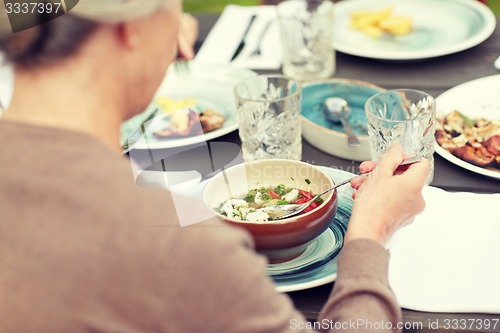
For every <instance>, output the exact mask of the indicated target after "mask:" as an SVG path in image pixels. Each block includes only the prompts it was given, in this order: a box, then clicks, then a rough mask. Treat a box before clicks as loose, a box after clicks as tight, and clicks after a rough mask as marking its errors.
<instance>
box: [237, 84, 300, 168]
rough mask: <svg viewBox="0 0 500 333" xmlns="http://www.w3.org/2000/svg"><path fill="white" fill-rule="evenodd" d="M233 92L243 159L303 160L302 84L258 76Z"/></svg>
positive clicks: (238, 85)
mask: <svg viewBox="0 0 500 333" xmlns="http://www.w3.org/2000/svg"><path fill="white" fill-rule="evenodd" d="M234 92H235V97H236V103H237V109H238V120H239V121H238V122H239V127H238V131H239V135H240V139H241V148H242V154H243V160H244V161H247V162H248V161H253V160H261V159H268V158H283V159H292V160H301V159H302V130H301V119H300V110H301V97H302V95H301V94H302V87H301V84H300V83H299V82H297V81H295V80H293V79H290V78H288V77H285V76H282V75H259V76H255V77H252V78H249V79H245V80H243V81H241V82H240V83H238V84H237V85H236V86H235V89H234Z"/></svg>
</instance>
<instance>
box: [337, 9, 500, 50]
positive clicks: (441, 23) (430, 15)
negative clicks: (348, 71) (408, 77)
mask: <svg viewBox="0 0 500 333" xmlns="http://www.w3.org/2000/svg"><path fill="white" fill-rule="evenodd" d="M494 1H498V0H494ZM389 6H394V15H405V16H410V17H412V19H413V27H414V30H413V31H412V32H411V33H409V34H406V35H401V36H382V37H380V38H372V37H370V36H368V35H366V34H364V33H362V32H360V31H359V30H354V29H351V28H350V27H349V25H350V15H351V13H352V12H354V11H361V10H363V11H364V10H381V9H384V8H386V7H389ZM335 10H336V21H335V40H334V45H335V48H336V49H337V50H338V51H340V52H343V53H347V54H351V55H355V56H361V57H366V58H375V59H384V60H417V59H425V58H432V57H438V56H443V55H447V54H451V53H455V52H459V51H463V50H466V49H468V48H471V47H473V46H476V45H478V44H479V43H481V42H483V41H484V40H486V39H487V38H488V37H489V36H490V35H491V34H492V33H493V31H494V30H495V25H496V19H495V15H494V14H493V12H492V11H491V9H489V8H488V7H487V6H485V5H483V4H482V3H481V2H479V1H473V0H439V1H436V0H377V1H373V0H347V1H341V2H338V3H337V4H336V9H335Z"/></svg>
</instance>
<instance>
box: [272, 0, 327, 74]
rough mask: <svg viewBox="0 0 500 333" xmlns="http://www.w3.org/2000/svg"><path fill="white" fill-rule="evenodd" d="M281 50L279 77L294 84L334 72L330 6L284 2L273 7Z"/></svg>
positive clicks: (312, 0)
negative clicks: (281, 67) (277, 20)
mask: <svg viewBox="0 0 500 333" xmlns="http://www.w3.org/2000/svg"><path fill="white" fill-rule="evenodd" d="M277 11H278V19H279V23H280V28H281V39H282V44H283V48H284V59H283V73H284V74H285V75H287V76H290V77H293V78H295V79H297V80H312V79H320V78H327V77H330V76H332V75H333V73H334V72H335V50H334V49H333V20H334V12H333V3H332V2H330V1H327V0H287V1H283V2H281V3H280V4H279V5H278V6H277Z"/></svg>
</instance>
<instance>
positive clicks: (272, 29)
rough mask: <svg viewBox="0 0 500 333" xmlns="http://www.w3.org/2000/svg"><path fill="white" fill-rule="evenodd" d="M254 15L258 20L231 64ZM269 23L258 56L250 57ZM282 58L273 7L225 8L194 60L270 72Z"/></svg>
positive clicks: (277, 66) (234, 6)
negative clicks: (269, 23)
mask: <svg viewBox="0 0 500 333" xmlns="http://www.w3.org/2000/svg"><path fill="white" fill-rule="evenodd" d="M254 14H255V15H257V17H256V19H255V21H254V22H253V24H252V26H251V28H250V30H249V32H248V35H247V38H246V39H245V47H244V48H243V50H242V51H241V53H240V54H239V56H238V57H237V58H236V59H235V60H234V61H231V58H232V56H233V54H234V52H235V51H236V49H237V48H238V45H239V43H240V42H241V39H242V37H243V34H244V32H245V29H246V28H247V26H248V22H249V21H250V18H251V16H252V15H254ZM269 21H271V22H272V23H271V25H270V26H269V28H268V30H267V32H266V33H265V35H264V38H263V39H262V41H261V45H260V46H261V50H262V52H261V55H260V56H250V53H252V51H253V50H254V49H255V48H256V47H257V45H258V39H259V37H260V35H261V34H262V31H263V30H264V29H265V27H266V25H267V23H268V22H269ZM282 57H283V50H282V46H281V40H280V31H279V26H278V21H277V15H276V8H275V7H274V6H248V7H243V6H236V5H228V6H227V7H226V8H224V11H223V12H222V14H221V16H220V18H219V20H218V21H217V23H216V24H215V25H214V26H213V28H212V30H211V31H210V33H209V34H208V36H207V38H206V39H205V42H204V43H203V45H202V47H201V48H200V50H199V51H198V53H197V55H196V57H195V61H197V62H202V63H208V64H218V65H224V64H231V65H233V66H238V67H245V68H251V69H269V70H273V69H278V68H280V66H281V62H282Z"/></svg>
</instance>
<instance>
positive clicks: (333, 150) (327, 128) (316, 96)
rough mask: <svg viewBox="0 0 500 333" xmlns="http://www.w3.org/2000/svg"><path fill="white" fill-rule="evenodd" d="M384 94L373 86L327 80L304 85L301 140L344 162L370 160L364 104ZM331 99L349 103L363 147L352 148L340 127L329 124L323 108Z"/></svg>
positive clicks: (352, 119) (352, 121)
mask: <svg viewBox="0 0 500 333" xmlns="http://www.w3.org/2000/svg"><path fill="white" fill-rule="evenodd" d="M383 90H385V89H384V88H381V87H379V86H376V85H373V84H371V83H367V82H363V81H357V80H349V79H328V80H321V81H312V82H308V83H304V86H303V89H302V136H303V137H304V139H305V140H307V141H308V142H309V143H310V144H311V145H313V146H315V147H317V148H319V149H321V150H323V151H325V152H327V153H329V154H331V155H334V156H338V157H341V158H345V159H349V160H355V161H364V160H369V159H370V140H369V138H368V130H367V128H366V114H365V102H366V100H367V99H368V98H370V97H371V96H373V95H374V94H376V93H378V92H380V91H383ZM328 97H341V98H343V99H345V100H346V101H347V103H349V105H350V106H351V108H352V114H351V116H350V117H349V119H348V123H349V125H351V127H352V129H353V131H354V132H355V133H356V134H357V136H358V139H359V141H360V143H361V145H360V146H358V147H349V146H348V144H347V136H346V134H345V132H344V129H343V127H342V124H341V123H334V122H331V121H328V120H327V119H326V118H325V116H324V114H323V105H324V102H325V99H327V98H328Z"/></svg>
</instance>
